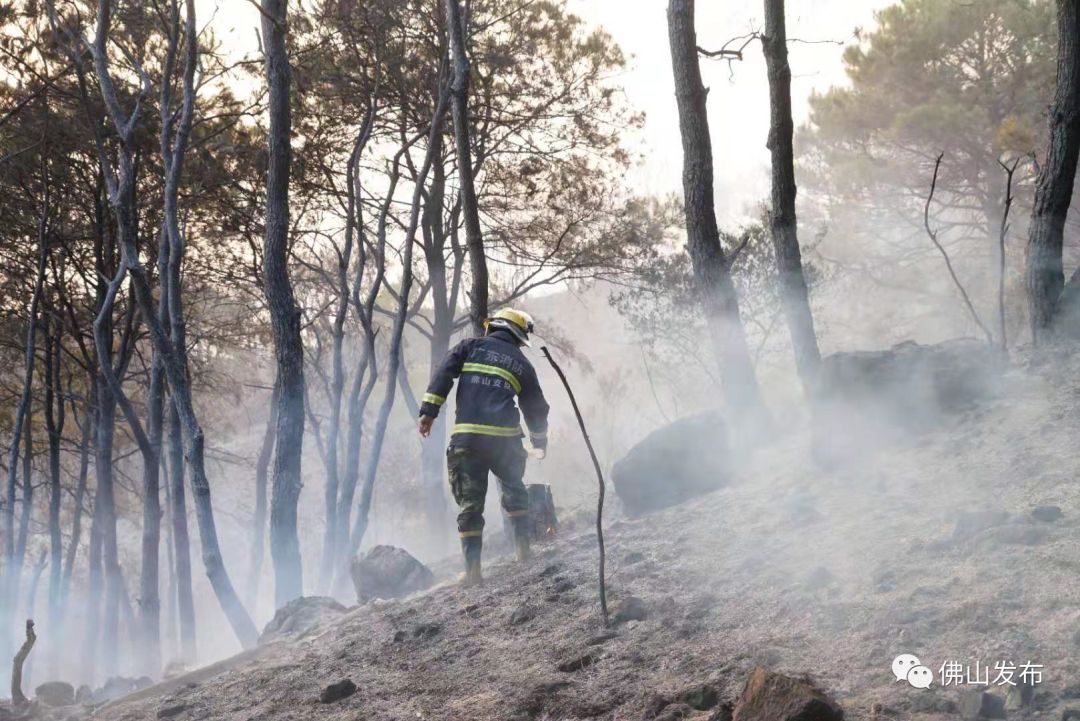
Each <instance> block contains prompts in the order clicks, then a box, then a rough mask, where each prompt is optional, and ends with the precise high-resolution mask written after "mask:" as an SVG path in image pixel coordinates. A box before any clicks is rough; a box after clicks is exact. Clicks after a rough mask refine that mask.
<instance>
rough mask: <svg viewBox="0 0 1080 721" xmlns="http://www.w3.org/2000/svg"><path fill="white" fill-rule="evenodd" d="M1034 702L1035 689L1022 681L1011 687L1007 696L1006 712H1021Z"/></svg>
mask: <svg viewBox="0 0 1080 721" xmlns="http://www.w3.org/2000/svg"><path fill="white" fill-rule="evenodd" d="M1033 700H1035V687H1034V686H1032V685H1031V684H1029V683H1025V682H1024V681H1021V682H1020V683H1018V684H1017V685H1015V686H1010V687H1009V691H1008V693H1006V694H1005V710H1006V711H1019V710H1020V709H1022V708H1027V707H1028V706H1030V705H1031V702H1032V701H1033Z"/></svg>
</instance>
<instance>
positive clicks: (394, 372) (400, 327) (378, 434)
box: [348, 73, 449, 557]
mask: <svg viewBox="0 0 1080 721" xmlns="http://www.w3.org/2000/svg"><path fill="white" fill-rule="evenodd" d="M440 76H441V73H440ZM439 85H440V87H441V86H442V78H441V77H440V78H439ZM448 94H449V93H448V92H440V93H439V97H438V98H437V99H436V101H435V111H434V113H432V117H431V128H430V130H429V132H428V138H427V142H428V145H427V150H426V152H425V153H424V163H423V165H422V166H421V167H420V169H419V172H418V173H417V175H416V180H415V183H414V187H413V196H412V205H411V210H410V213H409V225H408V229H407V231H406V233H405V241H404V247H403V252H402V260H401V264H402V274H401V288H400V289H399V291H398V307H397V309H396V312H395V314H394V325H393V329H392V330H391V332H390V333H391V335H390V347H389V352H388V357H387V361H386V394H385V396H383V401H382V405H381V406H380V407H379V415H378V418H377V419H376V421H375V429H374V431H373V432H372V439H371V451H370V454H369V456H368V463H367V468H366V469H365V473H364V485H363V487H362V488H361V489H360V506H359V508H358V509H357V511H356V520H355V522H354V523H353V527H352V533H351V535H350V537H349V554H348V557H351V556H352V555H353V554H355V553H356V551H357V549H359V548H360V544H361V542H362V541H363V539H364V534H365V533H366V532H367V527H368V516H369V513H370V511H371V501H372V498H373V495H374V489H375V477H376V475H377V474H378V471H379V457H380V455H381V452H382V446H383V441H384V440H385V438H386V429H387V426H388V425H389V423H390V411H391V410H393V407H394V398H395V391H396V389H397V385H398V384H397V382H396V381H397V377H398V373H399V371H400V366H401V343H402V339H403V338H404V335H405V324H406V323H407V321H408V314H409V293H410V291H411V289H412V283H413V272H412V258H413V246H414V245H415V244H416V231H417V228H418V226H419V224H420V208H421V205H422V200H423V193H424V184H425V182H426V181H427V176H428V173H429V172H430V170H431V165H432V163H433V162H434V159H435V153H436V152H437V150H438V148H437V143H436V142H435V136H436V135H437V134H438V133H439V132H441V130H442V127H441V126H442V121H443V115H444V114H445V111H446V104H447V95H448Z"/></svg>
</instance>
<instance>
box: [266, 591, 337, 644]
mask: <svg viewBox="0 0 1080 721" xmlns="http://www.w3.org/2000/svg"><path fill="white" fill-rule="evenodd" d="M345 611H346V608H345V607H344V606H342V605H341V604H340V603H338V602H337V601H335V600H334V599H332V598H327V597H325V596H304V597H302V598H297V599H294V600H292V601H289V603H287V604H285V605H284V606H282V607H281V608H279V609H278V610H277V612H276V613H275V614H274V617H273V618H272V619H270V623H268V624H266V628H264V629H263V632H262V634H261V635H260V636H259V643H260V644H264V643H270V642H272V641H278V640H280V639H283V638H303V637H304V636H306V635H308V634H309V633H311V631H313V630H314V629H316V628H318V627H319V626H323V625H326V624H327V623H329V622H330V621H332V620H334V619H336V618H338V617H340V616H341V615H343V614H344V613H345Z"/></svg>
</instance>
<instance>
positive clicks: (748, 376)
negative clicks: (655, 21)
mask: <svg viewBox="0 0 1080 721" xmlns="http://www.w3.org/2000/svg"><path fill="white" fill-rule="evenodd" d="M668 35H669V39H670V42H671V63H672V69H673V71H674V75H675V99H676V101H677V105H678V109H679V131H680V134H681V136H682V148H683V175H682V178H683V199H684V203H685V208H684V211H685V214H686V232H687V241H688V247H689V251H690V259H691V261H692V263H693V266H694V280H695V284H696V286H697V292H698V295H699V298H700V302H701V305H702V309H703V311H704V315H705V318H706V322H707V323H708V326H709V331H710V334H711V336H712V344H713V352H714V354H715V356H716V359H717V361H718V364H719V366H720V370H721V373H722V374H723V386H724V387H723V391H724V398H725V400H726V402H727V404H728V405H729V406H730V407H732V408H734V409H739V410H752V411H759V410H760V409H761V408H762V403H761V394H760V391H759V389H758V383H757V377H756V375H755V373H754V366H753V362H752V361H751V359H750V352H749V349H748V348H747V344H746V333H745V331H744V329H743V325H742V320H741V318H740V317H739V299H738V295H737V294H736V291H735V285H734V283H733V282H732V279H731V272H730V268H729V267H728V261H727V258H725V256H724V249H723V247H722V246H721V245H720V232H719V230H718V229H717V225H716V212H715V209H714V200H713V161H712V141H711V140H710V137H709V118H708V111H707V109H706V105H705V98H706V94H707V91H706V90H705V86H704V85H702V82H701V69H700V68H699V66H698V55H697V34H696V33H695V31H694V0H670V2H669V4H668Z"/></svg>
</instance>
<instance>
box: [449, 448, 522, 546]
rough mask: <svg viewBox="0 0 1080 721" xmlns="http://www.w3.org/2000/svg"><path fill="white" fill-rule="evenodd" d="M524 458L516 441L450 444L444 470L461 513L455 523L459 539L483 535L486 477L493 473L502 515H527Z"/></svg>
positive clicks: (511, 516)
mask: <svg viewBox="0 0 1080 721" xmlns="http://www.w3.org/2000/svg"><path fill="white" fill-rule="evenodd" d="M527 458H528V454H527V453H526V452H525V447H524V446H523V445H522V444H521V439H519V438H484V439H482V440H481V439H476V442H464V443H463V442H461V441H459V440H457V439H453V438H452V439H451V440H450V447H449V448H447V449H446V468H447V471H448V475H449V477H450V490H451V491H453V493H454V500H455V501H456V502H457V504H458V508H460V509H461V513H459V514H458V519H457V523H458V533H460V534H461V537H462V538H469V537H473V536H480V535H482V534H483V531H484V498H485V497H486V496H487V489H488V474H489V473H494V474H495V477H496V480H498V482H499V490H500V491H501V493H502V507H503V510H504V511H506V515H507V516H509V517H510V518H515V517H518V516H526V515H528V513H529V493H528V491H526V490H525V484H524V483H523V482H522V477H523V476H524V475H525V461H526V459H527Z"/></svg>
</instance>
